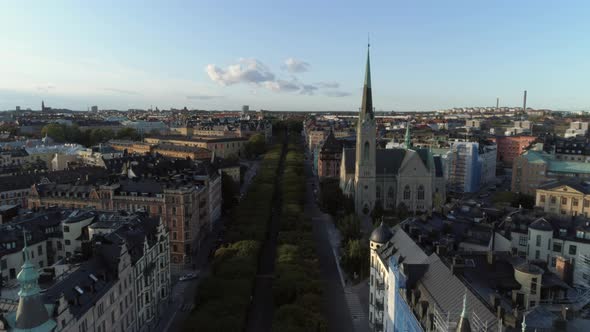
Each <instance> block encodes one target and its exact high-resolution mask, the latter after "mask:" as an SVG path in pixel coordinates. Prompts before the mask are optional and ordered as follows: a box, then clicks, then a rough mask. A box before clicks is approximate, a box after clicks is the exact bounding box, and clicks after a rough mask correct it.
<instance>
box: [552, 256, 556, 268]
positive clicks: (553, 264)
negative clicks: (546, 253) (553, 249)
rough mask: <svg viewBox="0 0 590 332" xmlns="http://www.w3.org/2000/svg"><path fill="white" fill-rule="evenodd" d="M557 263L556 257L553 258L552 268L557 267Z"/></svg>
mask: <svg viewBox="0 0 590 332" xmlns="http://www.w3.org/2000/svg"><path fill="white" fill-rule="evenodd" d="M556 262H557V259H556V258H555V257H551V267H555V265H556V264H555V263H556Z"/></svg>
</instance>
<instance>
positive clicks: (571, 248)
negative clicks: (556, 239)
mask: <svg viewBox="0 0 590 332" xmlns="http://www.w3.org/2000/svg"><path fill="white" fill-rule="evenodd" d="M577 249H578V248H577V247H576V246H574V245H570V250H569V253H570V255H575V254H576V250H577Z"/></svg>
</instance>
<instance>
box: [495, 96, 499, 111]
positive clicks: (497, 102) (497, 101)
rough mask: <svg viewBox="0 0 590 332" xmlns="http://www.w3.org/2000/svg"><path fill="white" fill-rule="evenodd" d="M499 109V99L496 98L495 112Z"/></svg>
mask: <svg viewBox="0 0 590 332" xmlns="http://www.w3.org/2000/svg"><path fill="white" fill-rule="evenodd" d="M499 108H500V98H496V110H498V109H499Z"/></svg>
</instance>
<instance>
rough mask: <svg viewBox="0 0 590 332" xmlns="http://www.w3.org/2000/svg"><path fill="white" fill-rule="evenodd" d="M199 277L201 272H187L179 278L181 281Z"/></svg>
mask: <svg viewBox="0 0 590 332" xmlns="http://www.w3.org/2000/svg"><path fill="white" fill-rule="evenodd" d="M198 277H199V273H198V272H195V273H187V274H185V275H183V276H182V277H180V278H179V279H178V280H180V281H187V280H193V279H197V278H198Z"/></svg>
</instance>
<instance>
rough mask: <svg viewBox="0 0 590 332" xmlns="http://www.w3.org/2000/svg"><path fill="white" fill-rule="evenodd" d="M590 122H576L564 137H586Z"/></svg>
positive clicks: (571, 124)
mask: <svg viewBox="0 0 590 332" xmlns="http://www.w3.org/2000/svg"><path fill="white" fill-rule="evenodd" d="M588 124H589V123H588V122H580V121H574V122H572V123H570V127H569V128H568V129H566V130H565V134H564V137H565V138H569V137H576V136H585V135H586V134H587V133H588Z"/></svg>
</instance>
